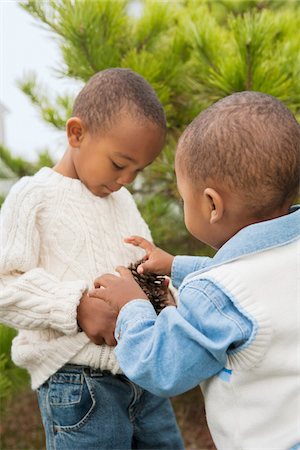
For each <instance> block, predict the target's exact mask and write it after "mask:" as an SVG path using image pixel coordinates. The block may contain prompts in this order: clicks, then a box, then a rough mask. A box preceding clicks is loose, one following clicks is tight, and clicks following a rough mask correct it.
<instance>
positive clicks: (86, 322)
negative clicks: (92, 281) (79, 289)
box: [77, 293, 117, 346]
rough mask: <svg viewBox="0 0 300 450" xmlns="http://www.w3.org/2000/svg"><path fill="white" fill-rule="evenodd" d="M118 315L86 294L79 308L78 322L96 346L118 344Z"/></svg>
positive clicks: (100, 301)
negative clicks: (116, 337) (116, 331)
mask: <svg viewBox="0 0 300 450" xmlns="http://www.w3.org/2000/svg"><path fill="white" fill-rule="evenodd" d="M116 320H117V313H116V311H115V310H114V309H113V308H112V307H111V306H110V305H108V304H107V303H106V302H104V301H103V300H99V298H96V297H93V296H91V295H89V294H87V293H86V294H84V295H83V296H82V299H81V300H80V303H79V305H78V307H77V322H78V324H79V325H80V328H81V329H82V330H83V331H84V332H85V334H86V335H87V336H88V337H89V338H90V340H91V341H92V342H94V344H97V345H101V344H104V343H105V344H107V345H110V346H114V345H116V344H117V342H116V340H115V337H114V331H115V327H116Z"/></svg>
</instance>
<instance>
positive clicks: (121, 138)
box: [54, 111, 165, 345]
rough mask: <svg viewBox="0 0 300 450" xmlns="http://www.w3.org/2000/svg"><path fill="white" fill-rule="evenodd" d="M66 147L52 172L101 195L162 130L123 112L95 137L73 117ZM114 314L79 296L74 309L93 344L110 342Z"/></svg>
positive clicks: (118, 183) (155, 145) (147, 152)
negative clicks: (76, 306) (79, 298)
mask: <svg viewBox="0 0 300 450" xmlns="http://www.w3.org/2000/svg"><path fill="white" fill-rule="evenodd" d="M66 130H67V136H68V143H69V145H68V148H67V150H66V152H65V154H64V156H63V157H62V159H61V160H60V161H59V162H58V163H57V164H56V165H55V167H54V170H55V171H56V172H58V173H60V174H62V175H64V176H66V177H70V178H75V179H79V180H80V181H81V182H82V183H83V184H84V185H85V186H86V187H87V188H88V189H89V190H90V191H91V192H92V193H93V194H94V195H96V196H98V197H102V198H104V197H107V196H108V195H110V194H111V193H112V192H115V191H118V190H119V189H121V187H122V186H124V185H126V184H129V183H131V182H132V181H133V180H134V179H135V177H136V176H137V174H138V173H139V172H140V171H141V170H143V169H144V168H145V167H146V166H147V165H149V164H151V163H152V161H153V160H154V159H155V158H156V157H157V156H158V154H159V153H160V151H161V150H162V147H163V145H164V140H165V132H164V131H163V130H161V129H160V128H159V127H158V126H157V125H156V124H154V123H152V122H150V121H148V120H147V119H145V120H144V121H141V120H139V121H137V120H135V119H134V118H133V117H131V116H130V115H129V114H128V113H126V111H125V112H124V114H120V116H119V117H118V118H116V122H115V124H112V125H111V128H110V129H109V130H107V131H105V132H101V131H100V132H99V133H98V134H97V135H95V134H91V133H89V131H88V129H87V128H86V127H85V125H84V123H83V122H82V120H81V119H79V118H78V117H72V118H71V119H69V120H68V122H67V125H66ZM116 318H117V314H116V311H115V309H113V308H111V307H110V306H109V305H108V303H106V302H105V301H103V300H101V299H99V298H97V296H92V295H89V294H84V295H83V296H82V298H81V301H80V303H79V306H78V308H77V321H78V323H79V325H80V327H81V328H82V330H83V331H84V332H85V333H86V334H87V336H88V337H89V338H90V339H91V341H92V342H94V343H95V344H98V345H99V344H103V343H104V342H105V343H106V344H107V345H115V344H116V341H115V339H114V336H113V333H114V329H115V324H116Z"/></svg>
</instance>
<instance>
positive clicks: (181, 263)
mask: <svg viewBox="0 0 300 450" xmlns="http://www.w3.org/2000/svg"><path fill="white" fill-rule="evenodd" d="M299 237H300V206H295V207H293V208H292V209H291V212H290V214H288V215H285V216H281V217H278V218H276V219H272V220H268V221H265V222H259V223H256V224H253V225H249V226H247V227H245V228H243V229H242V230H240V231H239V232H238V233H237V234H236V235H235V236H233V237H232V238H231V239H230V240H229V241H228V242H226V243H225V244H224V245H223V246H222V247H221V248H220V250H219V251H218V252H217V253H216V255H215V256H214V257H213V258H207V257H193V256H176V257H175V259H174V262H173V266H172V282H173V284H174V286H176V287H178V286H180V285H181V286H180V288H179V299H180V301H179V305H178V308H176V307H174V306H168V307H166V308H165V309H163V311H162V312H161V313H160V314H159V315H158V316H156V313H155V311H154V308H153V307H152V305H151V304H150V302H148V301H146V300H139V299H136V300H132V301H131V302H129V303H127V304H126V305H125V306H124V307H123V308H122V309H121V311H120V314H119V317H118V320H117V326H116V332H115V335H116V339H117V341H118V345H117V347H116V349H115V353H116V356H117V359H118V361H119V364H120V366H121V368H122V370H123V371H124V373H125V374H126V375H127V377H128V378H129V379H131V380H132V381H134V382H135V383H137V384H138V385H140V386H142V387H143V388H144V389H147V390H148V391H150V392H153V393H154V394H156V395H160V396H173V395H178V394H180V393H182V392H185V391H187V390H189V389H191V388H193V387H195V386H196V385H198V384H199V383H201V382H202V381H203V380H205V379H207V378H210V377H212V376H213V375H216V374H217V373H218V372H220V371H221V370H222V369H223V367H224V366H225V364H226V360H227V352H228V351H230V350H231V349H235V350H237V349H238V348H239V347H240V346H241V345H243V348H245V345H247V340H248V339H249V337H250V336H251V333H252V329H253V324H252V322H251V320H249V319H247V318H246V317H245V316H244V315H243V314H242V313H241V312H239V311H238V310H237V309H236V308H235V307H234V305H233V303H232V302H231V301H230V299H229V298H228V297H227V296H226V295H225V294H224V292H223V291H222V290H221V289H220V288H219V287H218V286H216V285H214V283H213V282H212V281H207V280H201V279H200V280H191V281H190V282H188V283H186V282H187V281H188V280H189V279H190V278H192V277H193V276H194V275H195V274H196V273H201V272H204V271H206V270H207V269H208V268H212V267H216V266H219V265H221V264H224V263H225V262H229V261H234V260H236V259H238V258H240V257H242V256H246V255H249V254H253V253H257V252H261V251H263V250H266V249H270V248H274V247H277V246H281V245H286V244H288V243H290V242H292V241H294V240H296V239H299ZM183 280H184V283H183V284H182V282H183Z"/></svg>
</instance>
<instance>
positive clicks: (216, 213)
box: [204, 188, 224, 225]
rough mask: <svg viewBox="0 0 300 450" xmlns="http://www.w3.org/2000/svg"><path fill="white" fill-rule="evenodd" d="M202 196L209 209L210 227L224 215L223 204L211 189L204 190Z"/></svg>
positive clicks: (221, 199)
mask: <svg viewBox="0 0 300 450" xmlns="http://www.w3.org/2000/svg"><path fill="white" fill-rule="evenodd" d="M204 195H205V198H206V200H207V203H208V207H209V214H210V216H209V223H210V224H211V225H213V224H215V223H217V222H218V221H219V220H220V219H222V217H223V214H224V202H223V198H222V197H221V195H220V194H219V193H218V192H217V191H216V190H215V189H213V188H206V189H205V190H204Z"/></svg>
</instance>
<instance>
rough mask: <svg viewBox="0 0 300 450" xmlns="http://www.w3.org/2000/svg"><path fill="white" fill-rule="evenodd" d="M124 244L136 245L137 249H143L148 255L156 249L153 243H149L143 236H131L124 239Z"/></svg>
mask: <svg viewBox="0 0 300 450" xmlns="http://www.w3.org/2000/svg"><path fill="white" fill-rule="evenodd" d="M124 242H126V243H127V244H132V245H135V246H136V247H141V248H142V249H143V250H145V251H146V252H147V253H148V252H150V251H151V250H153V249H154V248H155V245H154V244H152V242H150V241H147V239H145V238H143V237H141V236H130V237H128V238H125V239H124Z"/></svg>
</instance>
